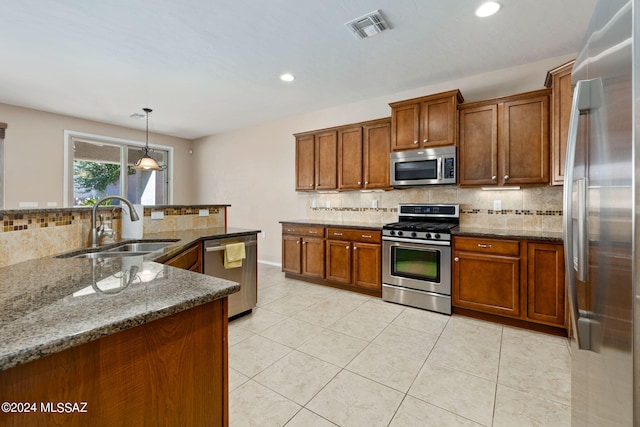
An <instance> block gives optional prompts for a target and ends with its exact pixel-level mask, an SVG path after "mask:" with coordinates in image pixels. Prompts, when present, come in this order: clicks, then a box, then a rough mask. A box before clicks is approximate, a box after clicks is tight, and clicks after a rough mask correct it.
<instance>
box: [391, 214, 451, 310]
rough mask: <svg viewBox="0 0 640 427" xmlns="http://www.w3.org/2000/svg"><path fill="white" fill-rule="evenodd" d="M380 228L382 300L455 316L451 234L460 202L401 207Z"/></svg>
mask: <svg viewBox="0 0 640 427" xmlns="http://www.w3.org/2000/svg"><path fill="white" fill-rule="evenodd" d="M398 213H399V221H398V222H394V223H391V224H387V225H384V226H383V227H382V299H383V300H385V301H389V302H395V303H398V304H403V305H409V306H412V307H417V308H422V309H426V310H432V311H437V312H439V313H444V314H451V230H452V229H454V228H456V227H457V226H458V225H459V224H460V207H459V205H457V204H401V205H399V207H398Z"/></svg>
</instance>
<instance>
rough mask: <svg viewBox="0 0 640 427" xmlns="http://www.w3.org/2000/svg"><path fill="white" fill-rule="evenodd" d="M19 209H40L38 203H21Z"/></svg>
mask: <svg viewBox="0 0 640 427" xmlns="http://www.w3.org/2000/svg"><path fill="white" fill-rule="evenodd" d="M18 207H21V208H37V207H38V202H20V203H19V204H18Z"/></svg>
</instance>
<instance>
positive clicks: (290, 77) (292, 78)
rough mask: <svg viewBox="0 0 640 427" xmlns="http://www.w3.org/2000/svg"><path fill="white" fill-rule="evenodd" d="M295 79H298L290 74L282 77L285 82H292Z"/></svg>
mask: <svg viewBox="0 0 640 427" xmlns="http://www.w3.org/2000/svg"><path fill="white" fill-rule="evenodd" d="M295 79H296V78H295V76H294V75H293V74H289V73H284V74H282V75H281V76H280V80H282V81H283V82H292V81H294V80H295Z"/></svg>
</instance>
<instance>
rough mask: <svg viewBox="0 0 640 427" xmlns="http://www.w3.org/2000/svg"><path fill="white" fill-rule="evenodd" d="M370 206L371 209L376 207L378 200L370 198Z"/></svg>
mask: <svg viewBox="0 0 640 427" xmlns="http://www.w3.org/2000/svg"><path fill="white" fill-rule="evenodd" d="M371 207H372V208H373V209H378V201H377V200H372V201H371Z"/></svg>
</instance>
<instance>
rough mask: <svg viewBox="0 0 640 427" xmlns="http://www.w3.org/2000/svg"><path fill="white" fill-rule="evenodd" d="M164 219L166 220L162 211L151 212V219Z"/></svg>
mask: <svg viewBox="0 0 640 427" xmlns="http://www.w3.org/2000/svg"><path fill="white" fill-rule="evenodd" d="M162 218H164V212H162V211H159V212H158V211H155V212H151V219H162Z"/></svg>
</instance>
